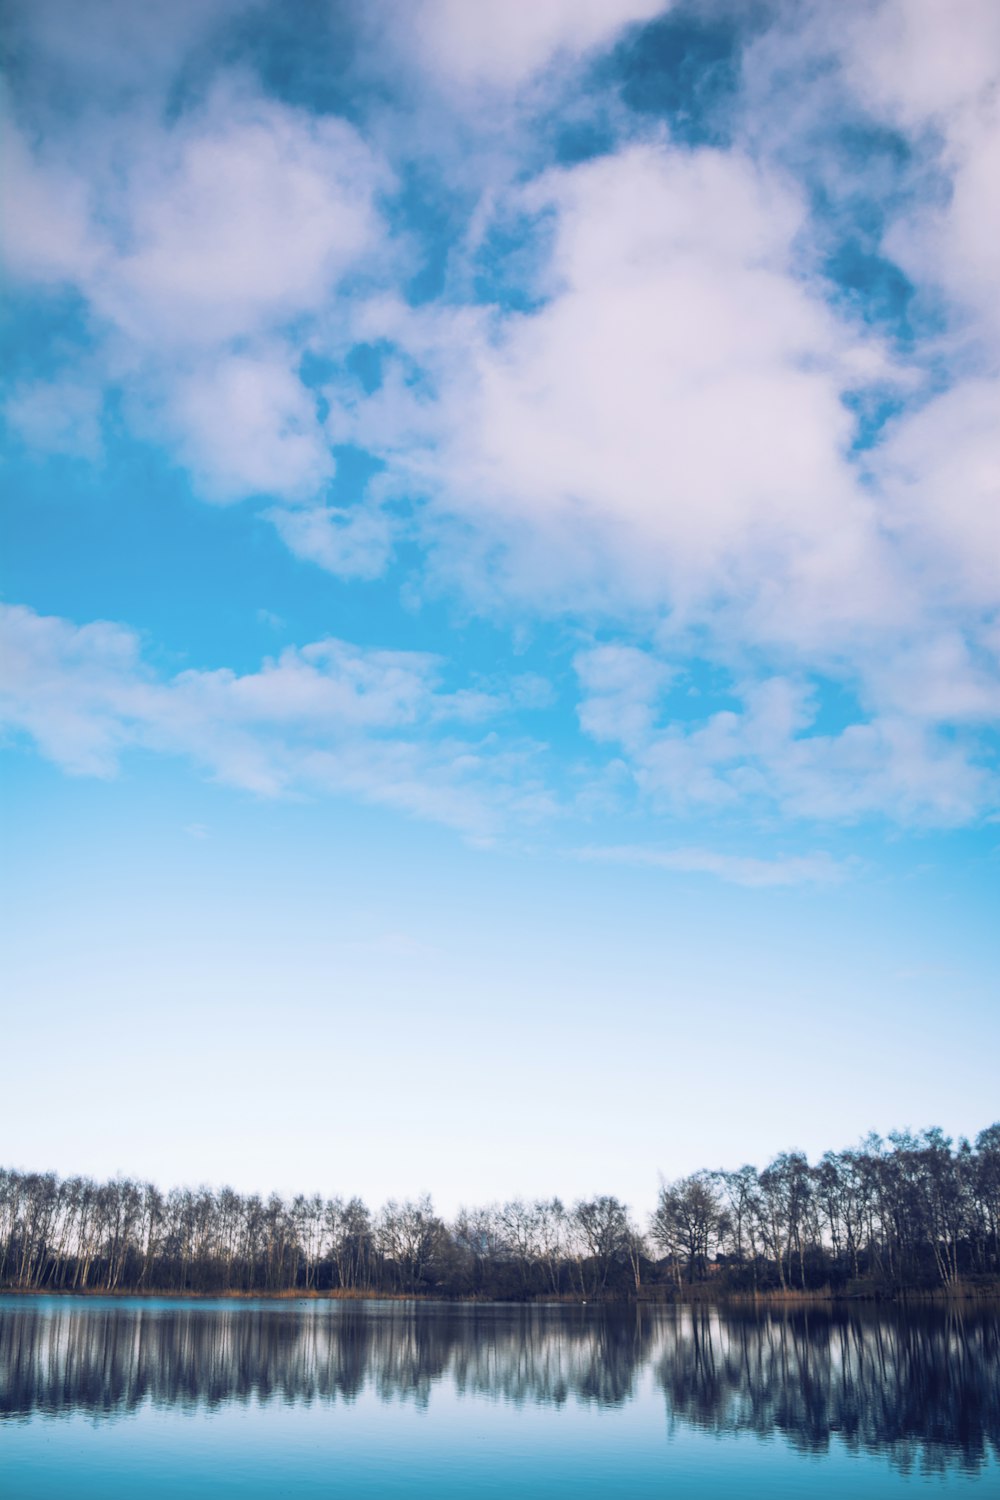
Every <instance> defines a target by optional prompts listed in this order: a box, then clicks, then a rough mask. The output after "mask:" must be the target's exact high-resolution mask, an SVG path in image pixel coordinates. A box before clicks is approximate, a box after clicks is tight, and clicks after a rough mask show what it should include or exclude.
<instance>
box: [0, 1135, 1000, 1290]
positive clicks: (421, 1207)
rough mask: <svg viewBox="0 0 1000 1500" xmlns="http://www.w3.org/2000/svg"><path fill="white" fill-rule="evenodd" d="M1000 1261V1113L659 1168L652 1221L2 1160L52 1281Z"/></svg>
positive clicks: (246, 1284) (906, 1281) (856, 1269)
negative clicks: (181, 1183)
mask: <svg viewBox="0 0 1000 1500" xmlns="http://www.w3.org/2000/svg"><path fill="white" fill-rule="evenodd" d="M998 1276H1000V1124H997V1125H992V1126H990V1127H989V1128H988V1129H987V1130H984V1131H982V1132H981V1133H980V1135H979V1136H978V1137H977V1139H976V1141H975V1142H974V1143H970V1142H969V1141H966V1140H959V1141H958V1142H957V1144H956V1143H953V1142H952V1141H951V1140H950V1139H949V1138H948V1137H947V1136H945V1135H943V1134H942V1132H941V1131H940V1130H936V1129H935V1130H927V1131H924V1132H923V1133H922V1134H920V1135H910V1134H908V1133H895V1134H892V1135H890V1136H889V1138H888V1140H882V1139H880V1138H879V1137H877V1136H869V1137H868V1138H867V1139H866V1140H865V1142H864V1143H863V1144H862V1145H861V1146H860V1147H858V1148H857V1149H855V1150H849V1151H841V1152H827V1154H826V1155H825V1156H824V1157H823V1158H822V1160H821V1161H819V1162H818V1163H815V1164H813V1165H811V1164H810V1163H809V1162H808V1161H807V1160H806V1158H805V1157H804V1156H803V1155H802V1154H801V1153H799V1152H785V1153H783V1154H782V1155H780V1156H778V1157H777V1158H776V1159H775V1160H774V1161H772V1162H771V1163H770V1164H769V1165H768V1166H767V1167H765V1168H764V1169H763V1170H761V1171H758V1170H757V1169H756V1168H755V1167H752V1166H744V1167H741V1168H740V1169H739V1170H738V1171H733V1172H722V1171H719V1172H710V1171H704V1172H697V1173H694V1174H693V1175H692V1176H690V1177H686V1178H684V1179H682V1180H680V1181H678V1182H674V1183H668V1184H665V1185H664V1186H663V1187H662V1188H661V1190H660V1194H659V1201H658V1204H657V1208H656V1211H655V1213H654V1214H653V1215H652V1217H651V1220H650V1222H649V1223H648V1224H647V1225H639V1224H637V1223H636V1222H635V1221H634V1220H633V1218H632V1217H631V1215H630V1214H629V1211H628V1209H627V1208H626V1206H625V1205H624V1204H623V1203H621V1202H620V1201H619V1200H618V1199H617V1198H615V1197H613V1196H610V1195H604V1196H599V1197H596V1198H592V1199H587V1200H581V1201H579V1202H577V1203H575V1204H573V1205H572V1206H566V1205H564V1204H563V1203H562V1202H561V1201H560V1200H559V1199H558V1198H551V1199H544V1200H535V1201H532V1202H523V1201H521V1200H515V1201H512V1202H508V1203H503V1204H489V1205H487V1206H485V1207H481V1208H473V1209H467V1210H463V1211H462V1212H461V1213H460V1214H459V1215H458V1216H457V1218H456V1219H455V1220H454V1221H453V1222H451V1223H446V1222H445V1221H444V1220H443V1219H442V1218H441V1217H440V1216H439V1215H438V1214H437V1213H436V1212H435V1210H434V1206H433V1204H432V1202H431V1200H430V1199H429V1198H427V1197H424V1198H420V1199H417V1200H415V1201H407V1202H403V1203H397V1202H394V1201H392V1202H389V1203H386V1204H384V1205H383V1206H382V1207H381V1208H380V1209H378V1210H377V1211H374V1212H373V1211H372V1210H371V1209H370V1208H369V1207H368V1206H367V1205H366V1204H365V1203H363V1202H362V1201H361V1200H360V1199H359V1198H352V1199H350V1200H349V1201H346V1202H345V1201H344V1199H343V1198H340V1197H332V1198H324V1197H322V1196H320V1195H319V1194H315V1195H313V1196H312V1197H307V1196H301V1195H300V1196H298V1197H296V1198H293V1199H292V1200H291V1201H287V1200H285V1199H283V1198H280V1197H278V1196H277V1195H276V1194H272V1195H271V1196H270V1197H267V1198H264V1197H260V1196H258V1195H257V1194H242V1193H238V1192H235V1191H234V1190H233V1189H232V1188H228V1187H224V1188H221V1189H219V1190H218V1191H213V1190H211V1189H209V1188H198V1189H194V1190H192V1189H188V1188H183V1189H182V1188H174V1189H173V1190H172V1191H170V1192H168V1193H163V1192H161V1191H160V1189H159V1188H157V1187H155V1186H154V1185H153V1184H152V1183H144V1182H136V1181H132V1180H131V1179H128V1178H117V1179H115V1180H114V1181H111V1182H101V1183H98V1182H93V1181H91V1180H90V1179H89V1178H86V1177H68V1178H63V1179H59V1178H57V1177H56V1176H55V1175H54V1174H52V1173H31V1172H17V1171H8V1170H0V1287H9V1288H16V1289H19V1290H35V1291H37V1290H47V1291H95V1290H96V1291H143V1292H149V1291H180V1292H207V1293H212V1292H225V1291H232V1292H247V1293H254V1292H287V1291H305V1292H312V1291H341V1292H363V1293H373V1292H374V1293H403V1294H409V1293H417V1292H420V1293H430V1294H433V1295H436V1296H463V1297H491V1298H510V1299H523V1300H528V1299H531V1298H538V1297H553V1296H577V1297H580V1298H604V1297H610V1296H622V1295H628V1294H631V1295H635V1294H638V1293H641V1292H642V1291H643V1290H644V1289H647V1288H655V1287H657V1286H659V1287H660V1288H671V1287H672V1288H674V1289H676V1290H680V1289H681V1288H682V1287H684V1286H694V1285H698V1284H705V1283H707V1284H710V1285H712V1286H713V1287H715V1288H717V1289H718V1290H719V1291H749V1292H758V1291H766V1290H770V1289H780V1290H803V1291H806V1290H810V1289H815V1288H818V1287H825V1286H829V1287H832V1288H834V1289H835V1290H836V1289H846V1288H850V1287H852V1286H854V1287H855V1288H857V1287H861V1286H863V1285H867V1286H868V1287H874V1288H879V1289H882V1288H885V1289H893V1288H898V1287H910V1288H919V1287H927V1288H931V1287H943V1288H949V1287H954V1286H955V1285H956V1284H957V1283H959V1282H961V1281H963V1280H967V1279H969V1278H980V1279H982V1280H983V1281H989V1280H990V1279H991V1278H994V1279H995V1278H997V1277H998Z"/></svg>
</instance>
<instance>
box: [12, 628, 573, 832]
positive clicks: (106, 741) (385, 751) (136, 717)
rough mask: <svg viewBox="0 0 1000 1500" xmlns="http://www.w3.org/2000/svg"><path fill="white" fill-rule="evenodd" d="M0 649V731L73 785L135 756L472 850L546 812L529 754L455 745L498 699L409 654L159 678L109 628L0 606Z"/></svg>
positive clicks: (302, 657) (339, 647)
mask: <svg viewBox="0 0 1000 1500" xmlns="http://www.w3.org/2000/svg"><path fill="white" fill-rule="evenodd" d="M0 639H2V644H3V671H2V677H0V725H2V727H3V729H4V730H5V732H6V733H7V734H8V736H12V735H27V736H29V737H30V738H31V739H32V740H33V741H34V742H35V744H36V745H37V746H38V748H39V750H40V751H41V752H42V754H43V755H45V756H46V757H47V758H48V759H50V760H52V761H54V762H55V763H56V764H57V765H59V766H61V767H62V768H63V769H64V770H66V771H69V772H71V773H73V774H77V775H96V776H111V775H114V774H115V772H116V770H117V768H118V764H119V761H120V759H121V756H122V755H123V754H124V753H125V752H126V751H128V750H129V749H133V748H136V747H141V748H144V749H147V750H154V751H158V752H160V753H164V754H171V755H181V756H185V757H187V758H188V759H190V760H193V761H194V762H195V763H196V764H198V765H199V766H201V767H202V768H203V769H204V770H205V771H207V772H208V773H209V774H210V775H212V776H213V777H215V778H216V779H218V780H219V781H221V782H224V783H226V784H228V785H231V786H235V787H239V788H242V789H244V790H247V791H251V792H255V793H257V794H259V795H262V796H279V795H290V794H299V793H306V794H308V793H314V792H332V793H336V794H349V795H354V796H358V797H360V798H362V799H363V800H365V801H368V802H373V803H378V804H382V805H387V806H391V807H395V808H398V809H399V810H401V811H404V812H408V813H412V814H414V815H415V816H418V817H424V818H430V819H434V820H436V821H440V822H443V823H446V824H448V825H449V826H452V827H455V828H458V829H459V830H460V831H461V832H463V833H464V834H466V835H467V836H469V837H472V838H476V839H481V840H482V839H489V838H491V837H494V836H495V834H496V832H497V831H498V829H499V827H500V826H501V824H502V823H503V821H504V820H505V819H506V818H508V817H515V818H518V819H528V820H534V819H536V818H538V817H539V816H542V815H543V814H546V813H551V812H552V810H553V802H552V799H551V797H550V795H549V793H548V792H547V791H546V789H545V787H544V785H543V783H542V780H541V777H540V775H539V773H538V769H537V766H536V764H535V761H536V759H537V754H536V749H535V747H533V746H532V745H530V744H528V743H513V744H507V745H501V744H500V743H499V741H498V740H497V739H496V738H495V737H494V736H493V735H491V734H489V733H487V734H486V735H485V736H483V735H480V736H479V737H477V738H472V739H470V738H468V737H467V735H468V729H469V727H470V725H474V724H477V723H479V722H481V721H482V720H483V719H484V718H489V717H492V716H495V715H497V714H499V713H501V712H503V711H504V710H505V708H506V707H507V704H506V703H505V702H504V700H503V699H501V698H499V697H496V696H493V697H490V696H489V695H484V694H483V693H481V692H477V691H470V690H467V689H465V690H459V691H457V692H452V691H448V690H447V689H445V688H444V687H443V686H442V684H441V681H440V677H441V671H442V665H441V663H440V661H439V660H438V659H437V658H436V657H433V656H429V655H427V654H425V653H422V652H417V651H383V650H376V649H364V648H361V647H358V646H355V645H352V644H350V643H348V642H345V641H339V640H324V641H317V642H314V643H313V644H311V645H308V646H304V647H302V648H294V647H290V648H289V649H287V650H285V651H283V652H282V653H281V655H280V657H279V658H278V659H277V660H276V661H265V662H264V664H263V665H262V667H261V668H260V670H259V671H257V672H249V673H244V674H238V673H235V672H232V671H229V670H218V671H205V670H189V671H184V672H180V673H178V674H177V675H176V676H174V677H172V678H160V677H157V676H156V675H155V674H154V673H153V672H152V671H151V670H150V669H149V668H148V667H147V666H146V665H145V664H144V663H143V660H142V655H141V651H140V643H139V639H138V637H137V636H136V635H135V633H134V632H133V631H130V630H128V629H126V628H125V627H123V626H121V625H116V624H112V623H108V622H98V623H95V624H90V625H84V626H76V625H74V624H73V623H72V622H70V621H67V620H63V619H59V618H55V617H47V616H41V615H38V614H36V613H35V612H34V611H33V610H30V609H27V608H24V607H22V606H12V605H4V606H0ZM462 731H464V733H465V737H460V734H461V732H462Z"/></svg>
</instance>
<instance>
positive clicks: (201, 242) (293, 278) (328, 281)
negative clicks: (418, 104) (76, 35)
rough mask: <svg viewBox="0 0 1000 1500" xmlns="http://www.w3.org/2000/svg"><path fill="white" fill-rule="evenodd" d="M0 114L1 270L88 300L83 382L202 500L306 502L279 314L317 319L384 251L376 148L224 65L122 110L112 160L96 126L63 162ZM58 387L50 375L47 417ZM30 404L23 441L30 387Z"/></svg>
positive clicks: (313, 435)
mask: <svg viewBox="0 0 1000 1500" xmlns="http://www.w3.org/2000/svg"><path fill="white" fill-rule="evenodd" d="M7 127H8V128H7V130H6V131H5V133H4V137H5V141H6V146H5V151H6V154H7V157H8V167H9V173H8V176H9V190H10V191H11V193H12V195H13V196H14V197H15V198H16V199H17V201H18V203H19V211H18V213H17V214H9V215H6V216H5V226H4V243H3V253H4V258H5V261H6V264H7V267H8V271H9V274H10V275H11V276H12V278H13V279H14V280H15V281H19V282H22V283H28V284H31V283H36V284H37V283H38V282H44V283H46V284H56V285H62V286H65V287H70V288H73V289H75V290H76V291H77V292H79V293H80V294H81V295H82V296H83V297H84V298H85V299H86V303H87V305H88V307H89V309H90V311H91V314H92V315H93V317H94V318H95V319H96V320H97V323H96V327H97V328H98V329H100V328H103V330H104V344H103V348H102V350H101V351H100V352H99V355H98V357H97V358H96V359H95V361H94V371H95V379H100V377H101V374H102V373H103V378H104V379H105V380H106V381H108V382H110V383H117V382H121V383H123V384H124V385H125V387H126V390H127V395H128V402H129V406H130V410H131V413H132V417H133V420H134V421H135V422H136V425H137V427H138V429H139V430H140V431H142V432H144V433H145V434H146V435H147V436H153V437H156V438H159V439H166V440H167V441H168V442H169V443H170V444H171V446H172V447H173V448H174V451H175V452H176V454H177V456H178V457H179V458H180V459H181V461H182V462H183V463H185V464H186V465H187V466H188V468H189V469H190V471H191V472H192V475H193V477H194V479H195V482H196V484H197V486H198V488H199V489H200V491H201V493H202V494H203V495H204V496H205V497H206V498H208V499H214V500H219V499H223V500H229V499H237V498H243V497H245V496H247V495H253V494H259V493H265V494H267V495H269V496H271V497H272V498H275V499H281V500H286V501H301V500H303V499H307V498H313V499H315V498H316V497H317V496H318V495H321V494H322V493H323V490H324V488H325V486H326V484H327V483H328V482H329V480H330V479H331V477H332V475H333V472H334V464H333V459H332V456H331V453H330V439H329V436H328V435H327V433H326V431H325V429H324V427H323V424H322V422H321V421H320V419H319V416H318V414H317V410H316V404H315V398H314V396H313V394H312V393H311V392H310V390H309V389H308V387H307V386H306V385H305V384H304V383H303V381H302V379H301V377H300V373H299V365H300V362H301V358H302V355H303V352H304V344H303V343H302V338H301V333H299V334H298V335H296V338H295V339H294V340H291V341H290V339H289V336H288V333H287V326H288V324H289V323H290V321H294V320H301V319H302V318H306V319H308V318H310V317H313V318H315V317H316V316H318V315H320V314H323V315H324V316H326V317H327V318H328V317H329V308H330V301H331V299H333V298H335V296H336V294H337V291H338V288H339V287H340V284H341V283H342V281H343V280H344V278H345V277H347V276H349V275H351V274H353V273H354V272H356V271H357V270H358V268H359V267H361V266H362V265H364V266H365V267H367V268H369V269H370V268H371V267H372V266H374V265H375V264H376V263H377V262H378V261H379V259H380V257H382V256H383V254H384V247H385V245H386V243H387V238H386V235H385V228H384V222H383V220H382V217H381V215H380V212H379V209H378V206H377V199H378V196H379V194H380V192H382V191H383V189H385V188H386V186H387V185H388V183H389V181H390V178H389V174H388V172H387V169H386V168H385V166H384V165H383V163H382V161H381V159H380V158H379V157H378V155H377V154H376V153H375V152H374V151H373V150H372V149H371V148H370V147H369V146H368V145H366V144H365V142H364V141H363V140H362V139H361V137H360V135H359V134H358V132H357V131H356V130H355V129H354V127H353V126H351V125H349V124H348V123H347V122H346V121H344V120H341V119H338V118H334V117H317V116H315V115H313V114H311V113H309V112H308V111H304V110H299V109H293V108H290V107H288V106H286V105H283V104H281V103H279V102H278V101H276V100H274V99H268V98H265V97H264V96H262V95H261V94H260V93H259V92H258V91H256V90H255V89H254V88H252V87H251V86H250V85H249V83H248V82H247V81H246V80H245V79H243V78H233V77H229V78H223V79H221V80H220V81H219V82H218V83H217V84H216V86H215V87H214V88H213V90H212V91H211V93H210V95H209V96H208V98H207V99H206V100H205V101H204V102H203V103H202V104H201V105H199V106H197V107H194V108H192V109H189V110H188V111H186V112H184V113H182V114H181V115H180V116H179V117H178V118H177V119H176V120H175V121H174V122H173V123H169V124H162V123H160V122H154V123H151V122H150V121H148V120H146V119H144V118H142V119H139V120H137V127H136V130H135V133H134V137H130V138H127V139H126V141H125V142H122V143H115V145H114V158H113V161H112V160H109V159H107V156H106V154H105V158H104V159H102V156H101V149H102V143H101V140H100V138H99V137H97V138H95V141H94V155H95V160H94V163H93V164H92V165H91V164H83V163H78V164H77V166H76V168H75V170H70V169H69V168H68V167H67V166H66V164H65V160H64V155H65V154H68V153H62V154H61V153H60V151H59V149H58V144H57V143H53V142H51V141H43V142H42V143H41V144H38V145H33V144H31V143H29V141H28V139H27V137H26V135H25V133H24V131H23V130H21V129H20V128H19V127H18V125H17V122H16V121H14V120H10V121H8V122H7ZM108 149H110V148H108V147H107V143H104V150H105V153H106V152H107V150H108ZM112 168H113V169H112ZM102 363H103V371H102V370H101V369H100V366H101V365H102ZM58 399H59V387H58V386H53V388H52V391H51V396H50V398H49V405H50V406H51V407H52V408H53V413H54V408H55V405H56V403H57V401H58ZM33 400H34V413H35V415H36V417H37V418H38V420H35V421H34V423H33V429H32V430H33V431H34V432H35V434H36V436H37V437H41V427H42V422H41V415H42V412H43V409H44V406H45V402H46V397H45V395H44V392H43V391H42V388H41V386H40V385H39V386H38V387H37V389H36V391H35V392H34V395H33ZM31 416H32V413H31V412H30V411H29V412H28V414H27V419H28V420H29V422H30V420H31ZM64 425H65V424H60V422H59V421H58V420H57V419H54V420H53V421H52V425H51V428H50V431H51V433H52V443H53V446H58V444H59V442H60V432H61V431H62V430H63V427H64Z"/></svg>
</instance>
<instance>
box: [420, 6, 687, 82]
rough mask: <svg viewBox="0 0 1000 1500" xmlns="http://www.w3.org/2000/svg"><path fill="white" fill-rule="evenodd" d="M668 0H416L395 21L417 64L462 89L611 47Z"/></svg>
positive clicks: (524, 76)
mask: <svg viewBox="0 0 1000 1500" xmlns="http://www.w3.org/2000/svg"><path fill="white" fill-rule="evenodd" d="M669 8H670V0H508V3H506V4H503V5H495V4H482V3H479V4H476V3H473V4H470V3H468V0H420V3H419V4H418V5H417V6H415V7H413V8H412V9H411V10H410V13H409V17H408V22H409V24H408V25H407V24H406V23H407V17H406V16H404V15H401V14H400V12H399V10H398V8H396V9H395V10H394V11H393V14H394V17H395V18H396V20H397V22H399V21H401V22H402V23H403V25H404V27H405V33H406V36H407V39H408V41H409V43H410V45H411V46H412V47H414V48H415V49H416V51H417V54H418V56H419V57H420V59H421V61H422V62H423V65H424V66H425V67H426V68H427V69H428V70H429V71H431V72H433V73H434V74H435V75H437V76H438V77H443V78H445V79H448V80H451V81H453V82H456V83H460V84H463V85H465V86H469V87H472V86H482V85H492V86H498V87H503V88H512V87H515V86H516V85H518V84H521V83H524V82H525V81H527V80H529V79H530V78H531V77H533V76H534V75H535V74H537V73H539V72H541V71H542V70H543V69H545V68H546V67H548V66H549V64H551V63H552V62H553V61H555V60H560V59H562V60H569V59H577V58H579V57H581V56H583V55H584V54H586V53H587V52H590V51H592V50H593V49H595V48H598V47H602V46H608V45H610V44H611V43H612V42H613V40H614V39H615V37H616V36H617V35H618V33H619V32H620V31H622V30H623V28H624V27H626V26H628V25H630V24H633V23H635V22H641V21H647V20H650V19H651V18H652V17H653V16H655V15H657V14H658V13H660V12H662V11H665V10H668V9H669Z"/></svg>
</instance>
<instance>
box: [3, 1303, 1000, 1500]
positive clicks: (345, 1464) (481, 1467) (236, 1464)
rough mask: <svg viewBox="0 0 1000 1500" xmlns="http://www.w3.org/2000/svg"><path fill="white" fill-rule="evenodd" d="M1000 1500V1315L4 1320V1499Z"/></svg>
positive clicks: (377, 1306)
mask: <svg viewBox="0 0 1000 1500" xmlns="http://www.w3.org/2000/svg"><path fill="white" fill-rule="evenodd" d="M925 1490H929V1491H932V1492H933V1493H935V1494H941V1493H949V1494H952V1493H968V1494H978V1495H982V1496H984V1497H985V1496H987V1495H1000V1315H998V1314H997V1312H996V1311H991V1310H986V1309H982V1308H980V1309H978V1310H969V1309H968V1308H966V1309H964V1310H962V1311H958V1310H951V1309H944V1308H928V1309H922V1310H920V1311H918V1312H916V1313H914V1312H910V1313H905V1312H902V1311H899V1310H889V1311H879V1310H877V1309H875V1308H871V1309H862V1310H850V1311H848V1310H846V1309H844V1310H840V1309H829V1308H809V1309H805V1308H801V1309H795V1310H793V1311H786V1312H769V1311H763V1312H761V1311H752V1310H748V1311H732V1310H729V1311H721V1310H718V1309H709V1308H670V1307H650V1306H642V1307H638V1308H635V1307H631V1308H626V1307H614V1308H602V1307H594V1306H549V1305H546V1306H540V1305H535V1306H531V1307H523V1306H509V1305H498V1304H489V1305H483V1304H478V1305H461V1304H442V1303H430V1302H420V1303H401V1302H326V1301H319V1302H316V1301H311V1302H309V1301H290V1302H264V1301H260V1302H221V1301H219V1302H210V1301H199V1302H181V1301H153V1300H125V1299H122V1300H117V1299H115V1300H111V1299H107V1300H106V1299H99V1298H94V1299H86V1300H73V1299H69V1298H15V1297H0V1493H2V1494H3V1496H4V1500H22V1497H29V1496H30V1497H31V1500H45V1497H49V1496H53V1497H54V1496H60V1497H67V1496H71V1497H73V1500H90V1497H94V1500H97V1497H101V1500H117V1497H125V1496H128V1497H130V1500H132V1497H135V1496H138V1495H142V1496H143V1497H144V1500H146V1497H153V1500H156V1497H165V1496H182V1497H184V1500H199V1497H201V1496H208V1495H212V1496H226V1495H234V1496H235V1495H240V1496H241V1497H244V1500H254V1497H257V1496H265V1495H266V1496H269V1497H270V1496H330V1497H345V1500H346V1497H375V1496H378V1497H382V1496H386V1497H390V1496H400V1497H401V1496H404V1495H405V1496H408V1497H414V1496H416V1497H422V1496H428V1497H430V1496H435V1497H439V1500H449V1497H458V1496H463V1497H469V1496H480V1495H482V1496H501V1495H502V1496H515V1497H517V1500H534V1497H541V1496H553V1497H559V1496H566V1497H569V1496H573V1497H575V1500H581V1497H591V1496H594V1497H596V1496H614V1497H619V1496H621V1497H632V1496H635V1497H646V1496H658V1497H670V1500H680V1497H686V1496H695V1495H697V1496H698V1497H700V1500H714V1497H722V1496H725V1497H727V1500H731V1497H732V1496H734V1495H739V1496H741V1497H746V1496H757V1495H759V1496H762V1497H763V1496H765V1495H766V1496H768V1497H779V1500H780V1497H783V1496H788V1497H791V1496H801V1495H809V1496H817V1497H820V1496H830V1497H833V1496H838V1497H842V1496H844V1495H849V1496H850V1497H851V1500H864V1497H876V1496H878V1497H881V1496H888V1495H895V1494H902V1493H911V1494H912V1493H913V1492H915V1491H925Z"/></svg>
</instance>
